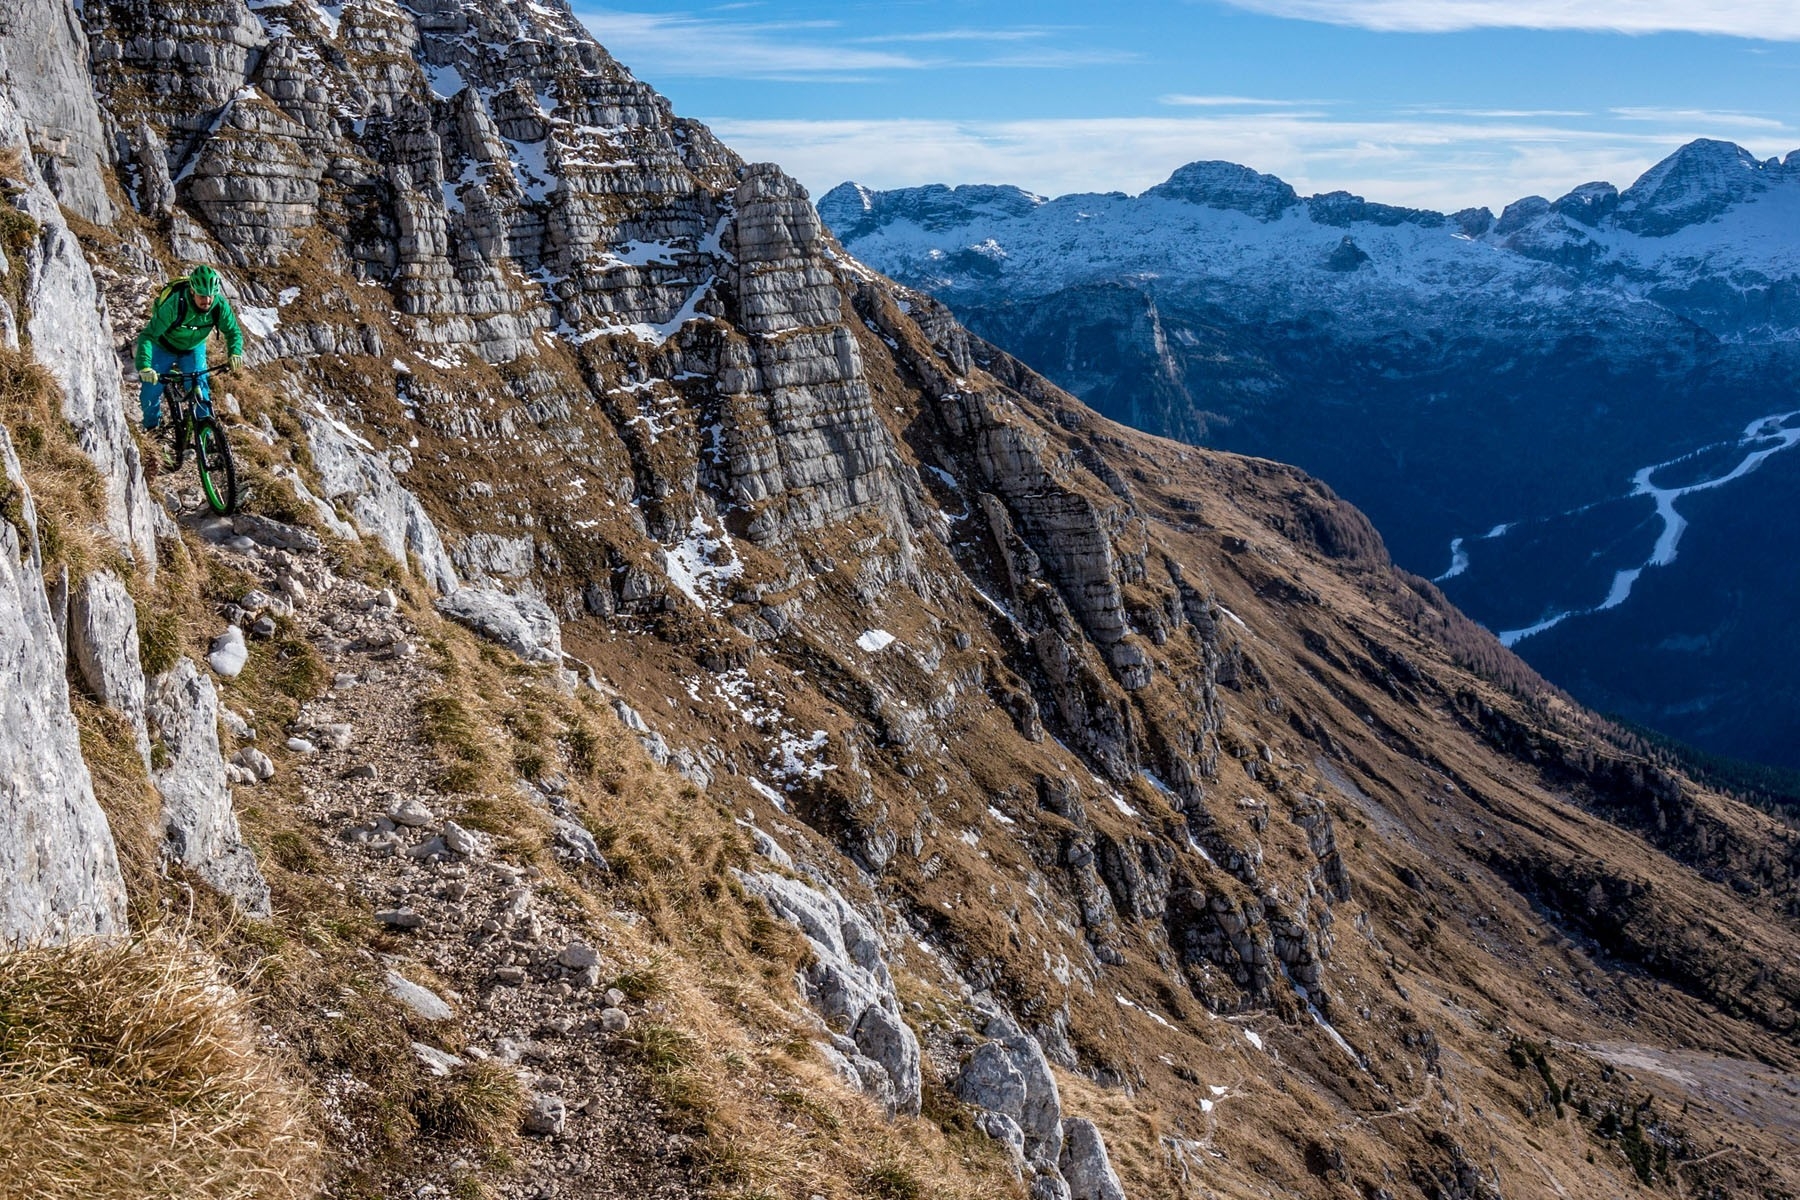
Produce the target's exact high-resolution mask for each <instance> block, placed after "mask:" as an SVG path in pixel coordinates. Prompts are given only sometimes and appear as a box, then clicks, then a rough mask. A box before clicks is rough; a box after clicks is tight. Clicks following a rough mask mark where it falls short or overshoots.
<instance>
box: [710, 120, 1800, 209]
mask: <svg viewBox="0 0 1800 1200" xmlns="http://www.w3.org/2000/svg"><path fill="white" fill-rule="evenodd" d="M709 123H710V124H711V125H712V128H713V130H714V131H715V132H716V133H718V134H719V135H720V136H721V137H722V138H724V139H725V140H726V142H728V143H729V144H730V145H731V146H733V147H734V148H735V149H737V150H738V151H739V152H740V153H742V154H744V155H745V156H746V157H749V158H753V159H766V160H772V161H775V162H779V163H781V164H782V165H783V166H784V167H785V168H787V170H788V171H789V172H791V173H792V174H794V175H795V176H796V177H798V178H799V179H800V180H801V181H802V182H804V183H805V184H806V185H807V187H808V188H810V189H812V190H813V191H814V193H815V194H817V193H818V192H819V191H820V190H822V189H824V188H828V187H831V186H833V185H835V184H837V183H840V182H842V181H843V180H846V179H854V180H856V181H857V182H859V183H864V184H867V185H869V186H871V187H876V188H887V187H905V186H913V185H917V184H921V183H929V182H940V183H951V184H954V183H1011V184H1016V185H1018V186H1020V187H1023V188H1026V189H1028V190H1030V191H1034V192H1039V193H1042V194H1045V195H1067V194H1069V193H1073V192H1094V191H1111V190H1122V191H1129V192H1138V191H1142V190H1143V189H1144V188H1146V187H1149V186H1151V185H1153V184H1156V183H1160V182H1161V181H1162V180H1163V179H1165V178H1167V177H1168V175H1169V174H1170V172H1172V171H1173V170H1174V169H1175V168H1176V167H1177V166H1180V165H1181V164H1183V163H1187V162H1192V161H1195V160H1197V159H1225V160H1228V161H1230V162H1236V163H1242V164H1244V165H1246V166H1250V167H1254V168H1255V169H1256V170H1259V171H1267V172H1271V173H1273V174H1276V175H1279V176H1281V177H1282V178H1284V179H1286V180H1287V181H1288V182H1289V183H1292V184H1293V185H1294V186H1295V187H1296V188H1298V189H1299V190H1300V191H1301V192H1303V193H1306V192H1319V191H1332V190H1336V189H1340V188H1341V189H1344V190H1347V191H1352V192H1356V193H1359V194H1361V195H1364V196H1367V197H1369V198H1370V199H1372V200H1380V201H1385V202H1387V203H1393V204H1413V205H1419V206H1421V207H1428V208H1436V209H1439V210H1442V211H1454V210H1456V209H1459V208H1464V207H1472V206H1475V205H1483V204H1485V205H1488V206H1489V207H1492V208H1495V209H1496V210H1497V209H1498V208H1499V207H1500V206H1501V205H1504V204H1506V203H1509V202H1511V201H1512V200H1515V199H1518V198H1519V197H1520V196H1524V195H1530V194H1533V193H1537V194H1541V195H1545V196H1551V197H1554V196H1559V195H1561V194H1563V193H1564V192H1566V191H1568V190H1569V189H1570V188H1572V187H1574V186H1576V185H1577V184H1580V183H1584V182H1587V181H1589V180H1593V179H1610V180H1612V181H1613V182H1615V183H1617V184H1619V185H1620V186H1624V185H1625V184H1628V183H1630V182H1631V181H1632V180H1634V179H1636V178H1637V177H1638V176H1639V175H1641V174H1642V173H1643V172H1644V171H1645V170H1646V169H1648V168H1649V167H1650V166H1652V165H1653V164H1655V163H1656V162H1657V161H1659V160H1660V159H1662V158H1663V157H1664V156H1666V155H1667V154H1669V153H1670V152H1671V151H1673V150H1674V149H1676V148H1677V147H1678V146H1680V145H1682V144H1683V143H1684V142H1687V141H1689V140H1691V139H1692V138H1694V137H1697V136H1700V135H1702V134H1704V133H1705V132H1706V130H1705V129H1704V128H1699V129H1695V128H1689V127H1684V126H1681V125H1669V126H1665V127H1658V128H1653V129H1647V128H1641V127H1638V126H1630V127H1625V126H1619V125H1614V126H1612V127H1608V128H1600V129H1587V128H1573V127H1569V126H1565V125H1559V124H1554V123H1546V122H1532V121H1511V122H1507V121H1494V120H1481V121H1471V120H1463V121H1458V120H1443V119H1441V120H1417V119H1373V120H1334V119H1320V118H1317V117H1314V116H1311V115H1308V114H1299V113H1289V112H1260V113H1229V114H1227V113H1219V114H1211V113H1208V114H1206V115H1194V116H1179V117H1178V116H1169V117H1140V118H1115V119H1091V120H1068V119H1062V120H1048V119H1047V120H1024V121H964V122H956V121H934V120H872V121H741V120H731V119H716V120H712V121H710V122H709ZM1789 136H1794V135H1793V132H1792V131H1789ZM1753 148H1754V149H1755V150H1756V152H1757V153H1759V154H1763V155H1767V154H1774V153H1777V152H1780V151H1782V150H1784V149H1786V148H1788V147H1784V146H1778V145H1773V144H1771V145H1757V146H1755V147H1753Z"/></svg>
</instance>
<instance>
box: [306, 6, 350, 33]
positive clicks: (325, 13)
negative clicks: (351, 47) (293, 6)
mask: <svg viewBox="0 0 1800 1200" xmlns="http://www.w3.org/2000/svg"><path fill="white" fill-rule="evenodd" d="M343 7H344V6H343V4H341V3H319V0H313V5H312V10H313V12H314V13H316V14H317V15H318V18H319V20H320V21H321V22H323V23H324V26H325V33H326V36H327V37H329V38H330V39H331V40H332V41H334V42H335V41H337V35H338V25H339V23H340V22H342V20H343V12H342V10H343Z"/></svg>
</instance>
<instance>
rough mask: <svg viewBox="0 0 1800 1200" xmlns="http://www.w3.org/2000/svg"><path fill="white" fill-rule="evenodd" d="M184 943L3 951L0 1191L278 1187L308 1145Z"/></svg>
mask: <svg viewBox="0 0 1800 1200" xmlns="http://www.w3.org/2000/svg"><path fill="white" fill-rule="evenodd" d="M255 1028H256V1027H255V1025H254V1024H253V1023H252V1021H251V1020H250V1019H249V1017H248V1016H247V1014H246V1011H245V1009H244V1006H243V1003H242V1001H241V1000H240V999H239V997H238V996H237V995H236V994H235V993H234V992H232V991H231V990H230V989H229V988H226V987H223V986H221V985H220V983H219V982H218V979H217V977H216V976H215V974H214V973H213V970H212V969H211V968H210V967H209V965H208V962H207V960H206V958H205V957H204V956H203V955H201V954H200V953H199V952H198V950H197V949H196V948H194V947H193V946H192V945H190V944H189V943H187V942H185V941H183V940H181V939H178V938H173V937H162V936H158V937H152V938H148V939H143V940H139V941H135V942H130V943H102V942H83V943H78V944H76V945H72V946H67V947H44V948H34V949H28V950H15V951H6V952H3V953H0V1195H6V1196H33V1197H36V1198H38V1200H95V1198H102V1197H119V1198H121V1200H123V1198H124V1197H133V1198H139V1197H156V1198H168V1200H175V1198H176V1197H182V1198H187V1197H207V1198H215V1197H218V1198H227V1197H228V1198H232V1200H240V1198H241V1200H251V1198H256V1200H285V1198H287V1197H301V1196H311V1195H313V1194H315V1192H316V1190H317V1187H318V1183H319V1178H320V1151H319V1146H318V1144H317V1143H316V1142H315V1141H314V1140H313V1139H312V1138H311V1137H310V1136H309V1132H308V1127H307V1124H306V1121H305V1119H304V1116H303V1109H302V1106H301V1104H300V1102H299V1100H298V1099H297V1091H298V1089H296V1088H295V1087H293V1086H292V1085H290V1084H289V1082H288V1081H287V1080H285V1079H283V1078H281V1077H280V1075H279V1074H278V1073H277V1071H276V1070H275V1068H274V1067H273V1066H272V1065H271V1061H270V1059H269V1058H268V1057H267V1056H266V1055H263V1054H261V1053H260V1052H259V1050H258V1047H257V1043H256V1034H255Z"/></svg>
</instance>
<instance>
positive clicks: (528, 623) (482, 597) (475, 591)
mask: <svg viewBox="0 0 1800 1200" xmlns="http://www.w3.org/2000/svg"><path fill="white" fill-rule="evenodd" d="M437 607H438V611H439V612H441V613H443V614H444V615H445V616H447V617H450V618H452V619H454V620H457V621H460V622H461V623H462V624H464V625H467V626H468V627H469V628H471V629H473V630H474V631H475V632H476V633H479V634H481V635H482V636H483V637H485V638H490V639H492V640H493V641H496V642H499V643H500V644H501V645H502V646H505V647H506V648H507V649H508V650H511V651H512V652H513V653H514V654H517V655H518V656H519V657H520V658H522V659H524V660H525V661H526V662H546V663H551V662H554V663H559V662H561V661H562V625H561V624H560V623H559V622H558V621H557V619H556V614H555V613H553V612H551V611H550V606H549V605H547V604H545V603H544V602H543V601H542V600H539V599H538V598H537V597H535V596H528V595H511V594H509V593H507V592H502V591H498V590H496V589H494V588H485V587H464V588H458V589H457V590H456V591H454V592H451V593H450V594H449V595H448V596H443V597H440V598H439V599H438V602H437Z"/></svg>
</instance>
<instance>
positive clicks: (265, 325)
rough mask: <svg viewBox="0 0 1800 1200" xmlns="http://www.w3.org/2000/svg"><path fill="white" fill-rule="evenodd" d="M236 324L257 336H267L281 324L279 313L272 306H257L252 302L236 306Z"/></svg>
mask: <svg viewBox="0 0 1800 1200" xmlns="http://www.w3.org/2000/svg"><path fill="white" fill-rule="evenodd" d="M236 311H237V317H238V324H240V325H242V326H243V327H244V329H245V330H246V331H248V332H250V333H254V334H255V335H256V336H257V337H265V338H266V337H268V336H269V335H270V334H271V333H274V332H275V329H276V327H277V326H279V325H280V324H281V314H280V313H279V312H278V311H276V310H275V309H273V308H258V307H257V306H256V305H254V304H240V305H238V306H237V310H236Z"/></svg>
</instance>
